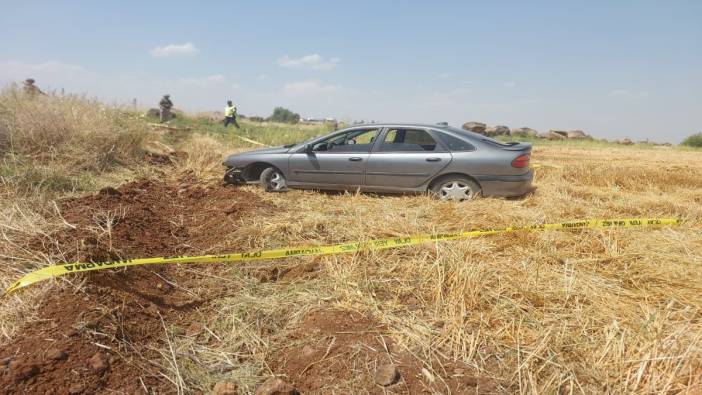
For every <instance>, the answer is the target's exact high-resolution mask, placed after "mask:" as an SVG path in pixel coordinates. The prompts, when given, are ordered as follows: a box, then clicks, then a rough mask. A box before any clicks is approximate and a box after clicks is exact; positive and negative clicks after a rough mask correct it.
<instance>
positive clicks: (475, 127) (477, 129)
mask: <svg viewBox="0 0 702 395" xmlns="http://www.w3.org/2000/svg"><path fill="white" fill-rule="evenodd" d="M462 127H463V129H464V130H467V131H469V132H473V133H480V134H485V128H486V127H487V125H485V124H484V123H482V122H466V123H464V124H463V126H462Z"/></svg>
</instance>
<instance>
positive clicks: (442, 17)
mask: <svg viewBox="0 0 702 395" xmlns="http://www.w3.org/2000/svg"><path fill="white" fill-rule="evenodd" d="M0 3H2V4H1V5H2V10H3V12H2V14H1V15H0V37H3V39H2V41H1V42H0V84H2V85H6V84H8V83H11V82H13V81H21V80H23V79H24V78H27V77H33V78H35V79H37V81H38V85H39V86H40V87H42V88H55V89H61V88H63V89H65V90H66V91H69V92H76V93H87V94H88V95H90V96H97V97H99V98H101V99H104V100H108V101H110V102H116V103H127V102H131V99H132V98H136V99H137V100H138V102H139V104H140V105H141V106H145V107H148V106H152V105H153V104H154V103H156V102H157V100H158V99H159V97H160V95H162V94H164V93H170V94H171V95H172V97H173V100H174V102H175V104H176V107H180V108H183V109H185V110H189V111H200V110H221V107H223V105H224V102H225V100H226V99H229V98H231V99H233V100H234V101H235V102H236V104H237V106H238V107H239V111H240V112H241V113H243V114H246V115H263V116H265V115H269V114H270V113H271V111H272V109H273V107H274V106H277V105H283V106H286V107H288V108H290V109H292V110H294V111H297V112H300V113H301V114H302V115H303V116H333V117H338V118H341V119H347V120H361V119H362V120H377V121H407V122H428V123H434V122H438V121H448V122H450V123H451V124H455V125H460V124H461V123H463V122H466V121H482V122H486V123H488V124H493V125H494V124H504V125H508V126H510V127H521V126H529V127H532V128H535V129H538V130H542V131H545V130H548V129H551V128H555V129H583V130H585V131H586V132H588V133H591V134H593V135H595V136H596V137H608V138H621V137H631V138H635V139H651V140H656V141H671V142H678V141H680V140H681V139H682V138H683V137H684V136H687V135H690V134H692V133H696V132H699V131H702V115H701V114H702V23H700V21H701V20H702V2H701V1H668V2H661V1H589V2H575V1H573V2H570V1H528V2H527V1H494V2H484V1H481V2H472V1H436V2H428V1H405V2H391V1H353V2H336V1H305V2H302V1H300V2H283V1H257V2H240V1H226V2H214V1H213V2H207V3H205V2H201V3H202V4H198V3H196V2H179V1H170V2H156V1H154V2H136V1H120V2H93V1H81V2H78V1H61V2H59V1H45V2H44V1H29V0H28V1H24V2H16V1H5V0H2V1H0Z"/></svg>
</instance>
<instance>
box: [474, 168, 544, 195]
mask: <svg viewBox="0 0 702 395" xmlns="http://www.w3.org/2000/svg"><path fill="white" fill-rule="evenodd" d="M475 178H476V179H477V180H478V182H479V183H480V187H481V189H482V192H483V196H522V195H525V194H527V193H529V192H531V191H533V190H534V187H533V186H532V185H531V182H532V180H533V179H534V171H533V170H529V171H528V172H527V173H524V174H520V175H516V176H476V177H475Z"/></svg>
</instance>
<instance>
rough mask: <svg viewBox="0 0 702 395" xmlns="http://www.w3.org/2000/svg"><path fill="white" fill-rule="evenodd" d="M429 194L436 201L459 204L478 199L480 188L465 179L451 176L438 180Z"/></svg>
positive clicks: (473, 182)
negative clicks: (451, 201)
mask: <svg viewBox="0 0 702 395" xmlns="http://www.w3.org/2000/svg"><path fill="white" fill-rule="evenodd" d="M431 192H432V194H433V195H434V196H436V197H437V198H438V199H441V200H453V201H457V202H460V201H464V200H472V199H475V198H476V197H478V196H479V195H480V186H478V184H476V182H475V181H473V180H471V179H469V178H467V177H460V176H452V177H447V178H444V179H442V180H439V181H438V182H437V183H436V184H434V186H433V187H432V188H431Z"/></svg>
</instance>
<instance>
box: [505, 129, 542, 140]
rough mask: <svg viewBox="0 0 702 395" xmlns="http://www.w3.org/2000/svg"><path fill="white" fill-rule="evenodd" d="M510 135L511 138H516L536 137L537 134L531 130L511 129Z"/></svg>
mask: <svg viewBox="0 0 702 395" xmlns="http://www.w3.org/2000/svg"><path fill="white" fill-rule="evenodd" d="M510 134H511V135H512V136H518V137H532V138H533V137H538V135H539V132H537V131H536V130H534V129H532V128H517V129H512V130H511V131H510Z"/></svg>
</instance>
